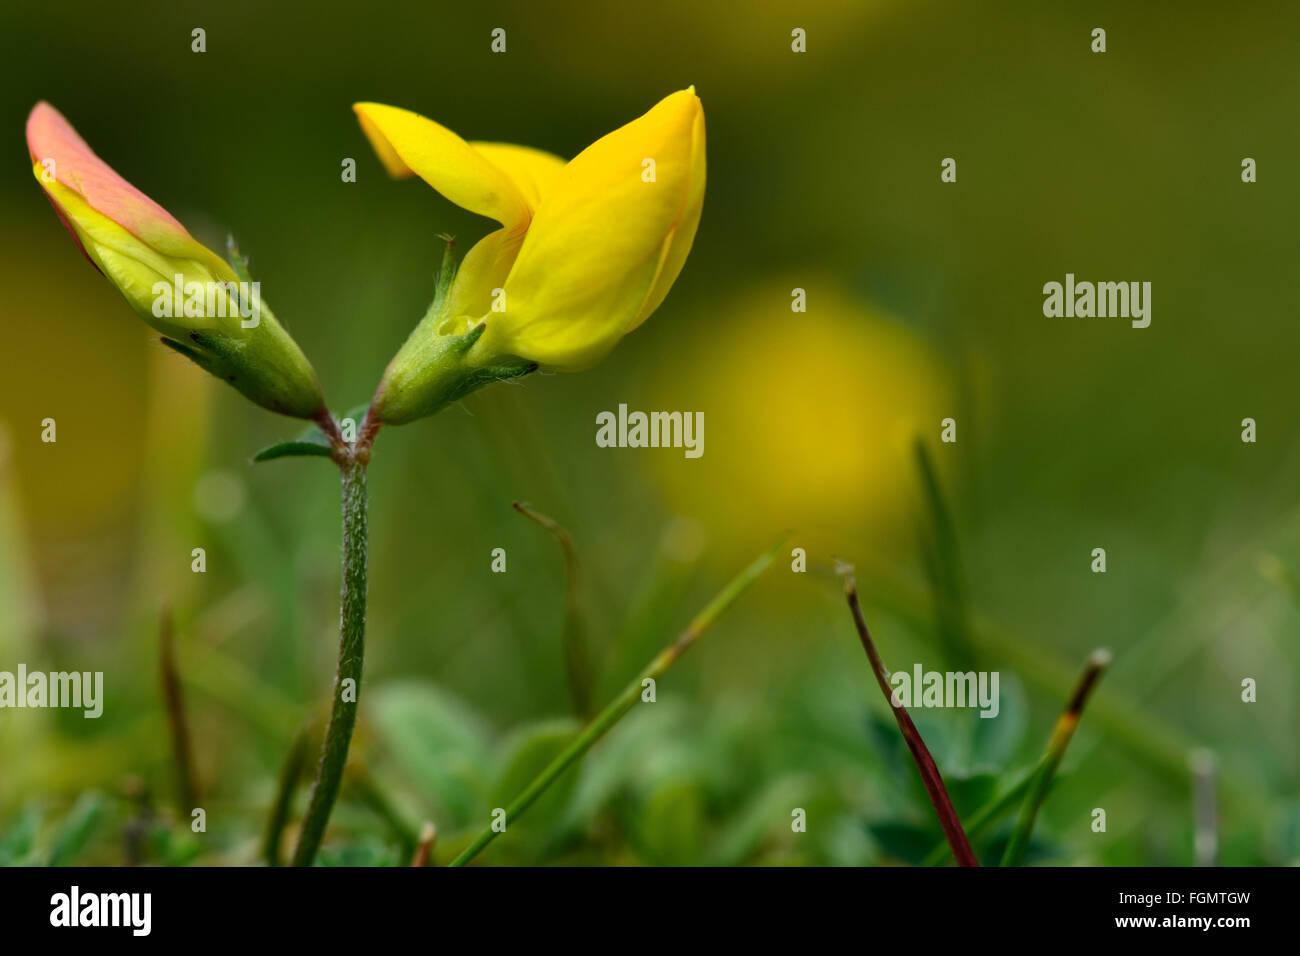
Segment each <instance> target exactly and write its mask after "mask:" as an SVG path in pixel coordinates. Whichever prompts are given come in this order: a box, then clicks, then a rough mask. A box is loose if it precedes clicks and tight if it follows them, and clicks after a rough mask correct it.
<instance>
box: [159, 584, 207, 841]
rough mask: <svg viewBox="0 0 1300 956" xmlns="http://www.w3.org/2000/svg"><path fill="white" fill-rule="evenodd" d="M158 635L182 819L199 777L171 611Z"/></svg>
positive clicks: (194, 797) (190, 805)
mask: <svg viewBox="0 0 1300 956" xmlns="http://www.w3.org/2000/svg"><path fill="white" fill-rule="evenodd" d="M158 632H159V635H158V636H159V641H158V644H159V647H158V666H159V671H160V674H161V677H162V689H163V702H164V703H165V705H166V708H167V723H168V726H169V727H170V728H171V738H172V759H173V761H174V762H175V765H176V787H177V796H178V798H179V801H180V804H181V807H180V810H181V816H183V817H188V816H189V815H190V812H191V811H192V810H193V809H194V808H195V807H197V806H198V805H199V775H198V771H197V770H196V769H195V768H194V747H193V745H192V744H191V742H190V725H189V721H188V720H187V719H186V716H185V696H184V693H183V692H182V690H181V675H180V670H179V668H178V666H177V664H176V628H175V626H174V625H173V622H172V612H171V609H170V608H163V611H162V615H161V617H160V618H159V622H158Z"/></svg>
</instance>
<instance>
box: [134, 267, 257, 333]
mask: <svg viewBox="0 0 1300 956" xmlns="http://www.w3.org/2000/svg"><path fill="white" fill-rule="evenodd" d="M149 291H150V292H152V293H153V314H154V317H155V318H158V319H179V318H189V319H224V318H227V317H230V318H234V317H235V316H239V319H240V322H239V325H240V327H241V328H245V329H255V328H257V327H258V325H259V324H261V321H262V283H261V282H197V281H190V282H186V281H185V277H184V276H183V275H181V274H180V273H177V274H176V275H175V276H173V277H172V281H171V282H162V281H158V282H155V283H154V284H153V287H152V288H151V289H150V290H149Z"/></svg>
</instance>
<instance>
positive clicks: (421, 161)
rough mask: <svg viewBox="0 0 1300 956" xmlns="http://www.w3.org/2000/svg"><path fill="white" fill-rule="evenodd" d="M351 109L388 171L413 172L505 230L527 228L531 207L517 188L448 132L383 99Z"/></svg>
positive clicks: (399, 173)
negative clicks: (493, 220) (505, 228)
mask: <svg viewBox="0 0 1300 956" xmlns="http://www.w3.org/2000/svg"><path fill="white" fill-rule="evenodd" d="M352 109H353V110H354V111H355V112H356V114H357V118H358V120H360V122H361V129H362V130H363V131H364V132H365V134H366V137H367V138H368V139H369V140H370V144H371V145H372V146H373V147H374V149H375V152H376V153H377V154H378V155H379V159H380V161H381V162H382V163H383V164H384V166H385V168H386V169H387V170H388V171H389V173H390V174H391V175H394V176H404V175H407V172H408V171H409V172H413V173H415V174H416V175H417V176H419V177H420V178H421V179H423V180H424V181H425V182H426V183H428V184H429V185H430V186H432V187H433V188H434V189H436V190H437V191H438V192H439V193H441V194H442V195H443V196H445V197H446V198H447V199H449V200H451V201H452V202H454V203H455V204H456V205H457V206H460V207H461V208H462V209H468V210H469V211H470V212H472V213H477V214H478V215H480V216H486V217H487V218H489V219H495V220H496V221H497V222H499V223H501V225H503V226H505V227H507V228H508V229H515V230H522V229H524V228H526V227H527V225H528V220H529V217H530V216H531V214H532V209H531V207H530V206H529V204H528V201H527V200H526V199H525V198H524V195H523V193H522V192H521V191H520V189H519V187H518V186H516V185H515V183H514V181H513V180H512V179H511V177H510V176H509V175H507V174H506V173H505V172H504V171H502V170H501V169H500V168H498V167H497V166H495V165H494V164H493V163H491V162H490V161H489V160H488V159H487V157H485V156H484V155H483V154H482V153H480V152H479V151H478V150H476V149H475V148H474V147H473V146H471V145H470V144H469V143H467V142H465V140H463V139H461V138H460V137H459V136H457V135H456V134H455V133H453V132H452V131H451V130H449V129H447V128H446V127H445V126H441V125H439V124H438V123H435V122H434V121H433V120H431V119H427V118H425V117H423V116H421V115H419V114H418V113H412V112H411V111H410V110H404V109H399V108H398V107H395V106H385V105H383V104H382V103H357V104H355V105H354V106H353V107H352Z"/></svg>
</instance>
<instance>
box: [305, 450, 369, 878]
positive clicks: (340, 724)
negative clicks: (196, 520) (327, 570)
mask: <svg viewBox="0 0 1300 956" xmlns="http://www.w3.org/2000/svg"><path fill="white" fill-rule="evenodd" d="M365 457H368V455H367V456H365ZM339 470H340V471H341V473H342V475H343V594H342V600H341V602H340V609H339V665H338V672H337V674H336V675H335V677H334V701H333V703H332V705H331V708H330V719H329V724H328V726H327V727H326V728H325V744H324V747H323V748H322V750H321V758H320V766H319V767H318V768H317V771H316V782H315V783H314V784H312V790H311V800H310V802H309V803H308V806H307V815H306V817H304V818H303V822H302V831H301V833H300V835H299V837H298V847H297V849H296V850H295V851H294V854H293V865H294V866H311V863H312V860H314V859H315V858H316V851H317V850H318V849H320V844H321V839H322V838H323V837H324V835H325V825H326V824H327V823H328V822H329V817H330V811H331V810H332V809H333V808H334V800H335V798H336V797H337V796H338V793H339V785H340V784H341V782H342V780H343V767H344V765H345V764H346V763H347V759H348V746H349V744H351V742H352V728H353V727H354V726H355V725H356V722H357V699H358V698H359V696H360V693H361V662H362V658H363V656H364V654H365V645H366V465H365V458H364V457H360V456H357V455H355V454H354V455H352V456H348V457H346V458H344V460H343V461H341V462H340V463H339Z"/></svg>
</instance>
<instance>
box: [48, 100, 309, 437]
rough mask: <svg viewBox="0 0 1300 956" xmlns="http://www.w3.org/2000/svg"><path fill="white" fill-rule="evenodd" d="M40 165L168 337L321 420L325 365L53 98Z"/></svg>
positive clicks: (132, 301)
mask: <svg viewBox="0 0 1300 956" xmlns="http://www.w3.org/2000/svg"><path fill="white" fill-rule="evenodd" d="M27 146H28V149H29V151H30V152H31V158H32V164H33V165H32V172H33V174H34V175H35V176H36V179H37V181H38V182H40V184H41V187H42V188H43V189H44V190H45V194H46V196H47V197H48V198H49V200H50V202H51V204H52V205H53V206H54V210H55V212H56V213H58V215H59V218H60V219H61V220H62V221H63V224H64V226H65V227H66V228H67V230H68V232H69V233H71V234H72V237H73V239H75V240H76V242H77V245H78V246H80V248H81V251H82V252H83V253H84V254H85V256H86V258H87V259H89V260H90V261H91V263H92V264H93V265H94V266H95V267H96V268H97V269H98V270H99V271H100V272H101V273H102V274H103V275H104V277H105V278H107V279H108V280H109V281H110V282H111V283H113V285H114V286H116V287H117V289H118V291H119V292H121V293H122V296H123V297H124V298H125V299H126V301H127V303H128V304H129V305H130V306H131V308H132V309H133V310H134V311H135V313H136V314H137V315H139V316H140V318H142V319H144V321H145V322H147V323H148V324H149V325H150V326H152V327H153V328H154V329H156V330H157V331H158V332H160V333H161V334H162V336H163V343H164V344H166V345H168V346H169V347H171V348H173V349H175V350H176V351H178V352H180V353H181V354H183V355H185V356H186V357H188V358H190V359H191V360H193V361H194V362H195V363H196V364H197V365H199V366H200V367H202V368H204V369H206V370H207V371H208V372H211V373H212V374H213V375H215V376H217V377H218V378H220V379H222V380H223V381H226V382H228V383H229V384H231V385H233V386H234V387H235V388H236V389H238V390H239V391H240V392H242V393H243V394H244V395H245V396H246V397H247V398H249V399H251V400H252V401H254V402H256V403H257V404H258V405H261V406H262V407H264V408H269V409H271V410H272V411H276V412H281V413H282V414H285V415H292V416H294V417H296V418H314V417H317V416H318V415H319V414H320V413H321V412H322V411H323V409H324V407H325V402H324V398H323V397H322V395H321V391H320V384H319V382H318V381H317V379H316V373H315V371H314V370H313V369H312V367H311V364H310V363H309V362H308V361H307V358H306V356H304V355H303V354H302V350H301V349H299V348H298V346H297V344H296V343H295V342H294V341H293V339H292V338H290V337H289V334H288V333H287V332H285V331H284V329H283V328H282V327H281V326H280V324H279V323H278V322H277V321H276V319H275V316H274V315H272V314H271V311H270V309H268V308H267V307H266V305H265V304H264V303H263V302H262V301H261V295H260V292H259V289H258V284H257V283H255V282H251V281H248V280H247V277H246V276H245V277H243V279H241V277H240V276H239V275H237V274H236V272H235V270H234V269H233V268H232V267H231V266H230V265H229V264H227V263H226V262H225V261H224V260H223V259H222V258H221V257H220V256H218V255H217V254H216V253H215V252H213V251H212V250H210V249H208V248H207V247H206V246H204V245H203V244H201V243H200V242H198V241H197V240H196V239H194V237H193V236H191V235H190V234H189V233H188V232H187V231H186V230H185V227H184V226H182V225H181V224H180V223H179V222H177V221H176V220H175V219H174V218H173V217H172V216H171V214H169V213H168V212H167V210H165V209H163V208H162V207H161V206H159V205H158V204H157V203H155V202H154V201H153V200H152V199H150V198H149V197H148V196H146V195H144V193H142V192H140V191H139V190H138V189H136V188H135V187H134V186H132V185H131V184H130V183H128V182H127V181H126V180H125V179H123V178H122V177H121V176H119V175H118V174H117V173H116V172H114V171H113V169H112V168H111V167H109V166H108V164H107V163H105V162H104V161H103V160H102V159H100V158H99V157H98V156H96V155H95V153H94V152H92V151H91V149H90V147H89V146H87V145H86V143H85V141H84V140H83V139H82V138H81V137H80V136H78V135H77V132H76V130H74V129H73V128H72V126H71V125H70V124H69V123H68V121H67V120H66V119H64V118H63V116H62V114H60V113H59V111H58V110H56V109H55V108H54V107H53V106H51V105H49V104H48V103H38V104H37V105H36V107H35V108H34V109H33V110H32V112H31V115H30V116H28V118H27Z"/></svg>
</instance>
